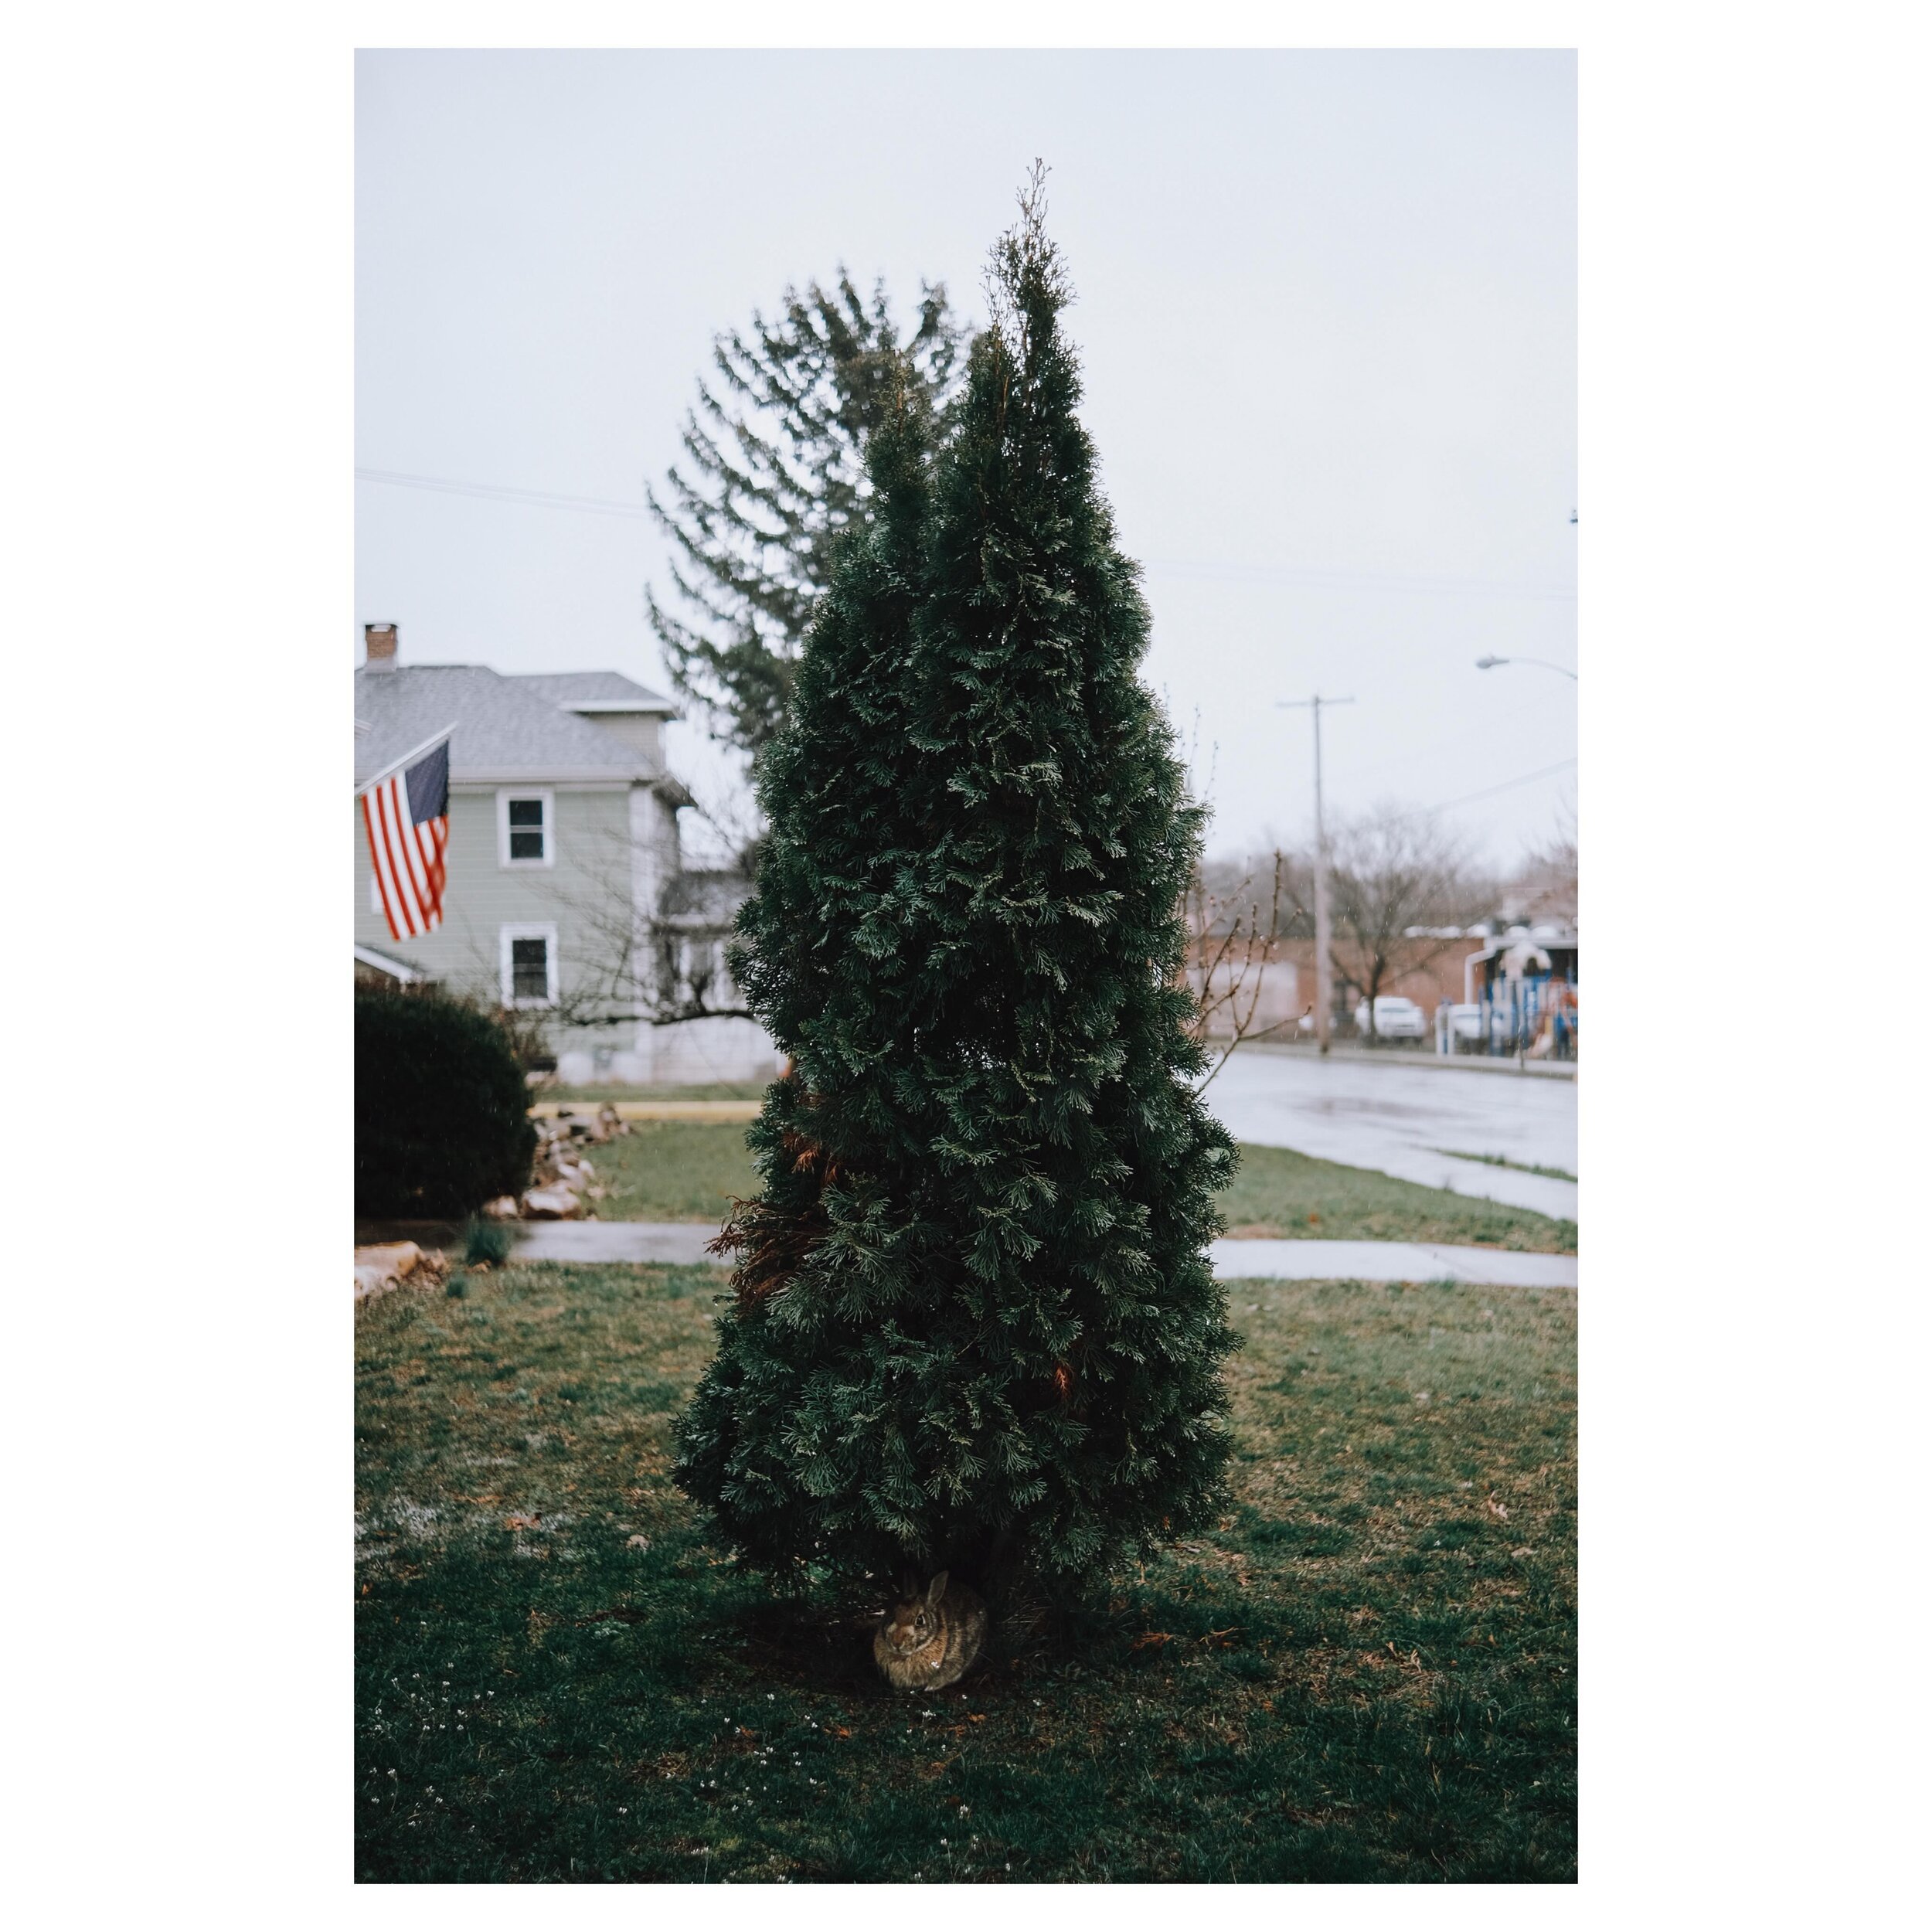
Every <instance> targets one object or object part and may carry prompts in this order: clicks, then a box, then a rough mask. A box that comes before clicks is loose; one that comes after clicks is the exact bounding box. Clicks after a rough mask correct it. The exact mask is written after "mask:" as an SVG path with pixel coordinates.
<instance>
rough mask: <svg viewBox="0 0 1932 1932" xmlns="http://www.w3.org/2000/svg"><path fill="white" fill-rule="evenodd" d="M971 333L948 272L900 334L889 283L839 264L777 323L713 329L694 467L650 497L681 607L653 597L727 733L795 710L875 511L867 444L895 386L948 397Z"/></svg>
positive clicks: (938, 399) (690, 683)
mask: <svg viewBox="0 0 1932 1932" xmlns="http://www.w3.org/2000/svg"><path fill="white" fill-rule="evenodd" d="M963 339H964V332H963V331H962V329H961V325H960V324H959V322H958V321H957V319H956V318H954V315H953V314H952V312H951V310H950V309H949V308H947V304H946V290H945V286H944V284H943V283H942V284H935V285H929V286H927V287H924V288H923V290H922V293H921V299H920V305H919V318H918V321H917V325H916V326H915V327H914V328H913V332H912V334H911V335H910V338H908V339H907V340H906V342H904V343H903V344H902V343H901V342H900V338H899V334H898V331H897V329H896V327H895V325H894V324H893V320H892V316H891V313H890V310H889V305H888V304H887V301H886V290H885V285H884V284H883V282H882V283H879V284H877V285H876V287H874V289H873V291H872V299H871V301H870V303H869V304H868V303H867V301H866V299H865V298H863V297H862V296H861V294H859V291H858V290H857V289H856V288H855V287H853V286H852V278H851V277H849V275H848V274H846V273H845V270H843V269H841V270H840V271H839V274H838V282H837V284H836V285H835V287H832V288H831V289H829V290H828V289H825V288H821V287H820V286H819V285H818V283H816V282H813V283H811V284H808V287H806V289H805V291H804V294H798V293H797V292H796V291H793V290H790V289H787V291H786V292H785V298H784V310H783V312H782V313H781V315H779V316H778V317H777V318H776V319H775V320H774V321H770V322H767V321H766V320H765V318H764V317H763V316H762V315H759V314H757V313H756V312H754V313H753V316H752V319H751V328H750V330H749V332H741V331H740V330H736V329H732V330H729V331H727V332H725V333H724V334H723V335H719V337H718V338H717V339H716V343H715V344H714V345H713V361H714V362H716V366H717V377H716V380H715V382H713V383H703V382H700V383H699V386H698V398H699V400H698V406H697V407H696V409H694V410H692V411H691V412H690V413H689V415H688V416H687V417H685V427H684V430H683V431H682V436H681V437H680V439H679V440H681V442H682V444H683V447H684V452H685V463H684V464H683V465H682V466H677V465H674V466H673V467H672V470H671V472H670V474H669V475H668V478H666V481H665V492H664V494H663V495H662V496H660V495H658V493H657V492H655V491H654V492H649V493H648V495H649V501H650V504H651V510H652V512H654V513H655V515H656V518H657V520H658V525H659V526H660V527H661V528H662V529H663V531H664V532H665V535H666V536H668V537H669V538H670V539H671V541H672V545H673V546H674V549H673V554H672V560H671V566H670V569H671V577H672V582H673V583H674V584H675V586H676V590H677V597H678V599H679V600H681V601H682V604H683V606H684V607H685V614H683V615H682V616H680V615H679V614H676V613H675V611H670V610H667V609H666V608H665V606H664V605H663V604H662V603H660V602H659V600H658V596H657V594H656V592H655V590H647V591H646V593H645V596H646V600H647V604H648V610H649V614H650V618H651V627H652V628H653V629H654V630H655V631H656V632H657V634H658V639H659V641H661V642H662V645H663V646H664V651H665V663H666V665H667V667H668V669H669V671H670V674H671V680H672V683H673V684H674V685H676V687H677V688H678V689H679V691H680V692H683V693H684V695H685V696H686V697H688V698H690V699H692V700H693V701H694V702H696V704H697V705H698V706H699V707H700V708H701V709H702V711H703V712H704V713H705V714H706V716H708V717H709V719H710V721H711V725H712V729H713V735H714V736H717V737H718V738H719V739H720V740H723V741H724V742H725V743H730V744H733V745H735V746H736V747H738V748H739V749H740V750H744V751H748V752H750V753H753V754H754V755H756V754H757V753H760V751H762V750H763V748H764V745H765V744H766V743H767V741H768V740H769V739H770V736H771V734H772V733H773V732H774V730H777V726H778V725H779V723H781V721H782V719H784V715H785V711H786V708H787V705H788V704H789V702H790V700H791V689H792V683H793V680H794V675H795V674H796V671H797V660H798V654H799V651H800V648H801V645H802V643H803V641H804V635H805V632H806V630H807V628H808V626H809V624H810V623H811V617H812V613H813V611H814V610H815V607H816V606H817V604H818V600H819V598H820V597H821V596H822V595H823V594H824V592H825V588H826V587H827V585H828V583H829V582H830V580H831V576H832V560H833V556H834V554H835V551H836V549H837V547H838V540H839V538H840V536H841V535H842V532H845V530H846V529H848V528H849V527H850V526H852V525H854V524H855V523H862V522H864V521H865V519H866V498H867V495H868V490H867V485H866V444H867V443H868V441H869V439H870V438H871V437H872V433H873V432H874V431H875V430H876V429H877V428H878V427H879V423H880V421H881V420H883V415H884V413H885V412H886V409H887V407H888V406H889V398H890V396H891V395H892V393H893V391H894V389H896V388H897V387H900V386H903V385H904V384H906V383H908V382H910V383H912V384H913V386H916V387H917V388H918V389H921V390H923V392H924V393H925V397H926V400H927V403H929V404H931V405H934V406H938V405H943V403H944V401H945V400H947V397H948V396H950V395H951V393H952V392H953V390H954V388H955V386H956V385H957V369H958V359H959V353H960V348H961V342H962V341H963Z"/></svg>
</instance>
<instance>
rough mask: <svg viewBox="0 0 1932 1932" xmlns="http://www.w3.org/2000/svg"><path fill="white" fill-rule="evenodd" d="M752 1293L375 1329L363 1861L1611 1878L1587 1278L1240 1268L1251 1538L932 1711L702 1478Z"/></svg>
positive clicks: (609, 1297) (1180, 1875)
mask: <svg viewBox="0 0 1932 1932" xmlns="http://www.w3.org/2000/svg"><path fill="white" fill-rule="evenodd" d="M718 1283H719V1277H718V1276H717V1275H716V1274H714V1273H713V1272H712V1271H710V1270H703V1269H671V1270H667V1269H654V1268H624V1267H575V1268H570V1267H513V1268H510V1269H508V1270H503V1271H502V1272H500V1273H494V1272H493V1273H490V1274H481V1275H478V1274H472V1275H471V1277H469V1280H468V1287H467V1293H466V1294H464V1297H463V1298H460V1299H457V1298H446V1297H444V1295H442V1294H424V1293H422V1292H420V1291H408V1290H404V1291H399V1292H397V1293H396V1294H391V1295H389V1296H388V1297H386V1298H384V1299H383V1300H380V1301H376V1302H374V1303H372V1304H368V1305H366V1307H365V1308H362V1310H361V1311H359V1314H358V1316H357V1354H358V1364H359V1385H358V1423H357V1441H356V1450H357V1465H358V1475H357V1485H358V1504H359V1519H358V1545H357V1548H358V1561H357V1570H358V1580H357V1581H358V1594H357V1597H356V1611H357V1621H358V1645H357V1659H358V1662H357V1671H358V1710H357V1732H356V1744H355V1808H356V1825H357V1829H356V1853H355V1862H356V1869H357V1872H358V1876H359V1877H361V1878H362V1879H372V1880H378V1881H381V1880H401V1881H441V1882H450V1883H460V1882H466V1881H490V1880H526V1881H532V1880H534V1881H546V1880H549V1881H579V1882H582V1881H608V1880H674V1881H687V1882H693V1883H696V1882H702V1881H711V1880H717V1879H732V1880H733V1881H774V1880H779V1879H789V1880H793V1881H811V1880H862V1881H912V1880H915V1879H917V1880H923V1881H924V1882H927V1883H940V1882H959V1881H988V1882H995V1883H998V1882H1002V1881H1007V1880H1009V1879H1010V1880H1017V1881H1026V1882H1042V1881H1055V1880H1082V1879H1091V1880H1123V1881H1124V1880H1240V1881H1250V1882H1252V1881H1260V1880H1271V1879H1308V1880H1340V1881H1350V1880H1414V1881H1437V1880H1443V1879H1459V1880H1505V1881H1547V1880H1568V1879H1573V1876H1574V1873H1575V1842H1576V1840H1575V1798H1576V1787H1575V1759H1574V1753H1575V1736H1576V1733H1575V1701H1576V1679H1575V1655H1574V1641H1575V1609H1574V1604H1575V1580H1576V1578H1575V1519H1574V1513H1573V1512H1574V1507H1575V1504H1574V1492H1575V1440H1576V1439H1575V1427H1574V1400H1575V1389H1576V1352H1575V1311H1576V1300H1575V1297H1574V1295H1573V1294H1571V1293H1570V1292H1568V1291H1555V1290H1552V1291H1512V1290H1505V1289H1500V1288H1475V1287H1447V1288H1445V1287H1410V1288H1389V1287H1365V1286H1362V1285H1361V1284H1352V1283H1319V1284H1277V1283H1253V1282H1250V1283H1240V1284H1234V1286H1233V1287H1232V1288H1231V1290H1230V1300H1231V1301H1232V1303H1233V1311H1234V1318H1235V1321H1236V1324H1237V1325H1238V1326H1240V1328H1242V1330H1243V1332H1244V1335H1245V1338H1246V1344H1247V1345H1246V1347H1245V1348H1244V1349H1243V1352H1241V1353H1240V1354H1239V1355H1236V1356H1235V1357H1234V1358H1233V1362H1232V1364H1231V1368H1230V1384H1231V1389H1232V1393H1233V1400H1234V1405H1235V1417H1236V1424H1237V1428H1238V1432H1239V1443H1240V1451H1239V1458H1238V1461H1237V1463H1236V1466H1235V1468H1234V1471H1233V1479H1234V1484H1235V1488H1236V1506H1235V1509H1233V1512H1232V1513H1231V1514H1230V1515H1228V1516H1227V1517H1226V1518H1225V1519H1223V1521H1222V1522H1221V1524H1220V1525H1219V1528H1218V1529H1217V1530H1216V1532H1215V1533H1214V1534H1213V1535H1211V1536H1202V1537H1199V1538H1196V1539H1193V1540H1192V1541H1191V1542H1190V1543H1186V1544H1183V1545H1181V1546H1177V1547H1175V1549H1172V1551H1170V1552H1168V1553H1166V1554H1165V1555H1164V1556H1162V1557H1161V1558H1160V1559H1158V1560H1156V1561H1155V1562H1152V1563H1148V1565H1147V1566H1145V1569H1144V1570H1141V1569H1138V1568H1137V1569H1136V1570H1134V1571H1132V1572H1131V1573H1129V1574H1128V1575H1127V1576H1126V1577H1123V1578H1121V1579H1119V1580H1117V1582H1116V1583H1114V1586H1113V1587H1111V1589H1107V1590H1101V1591H1100V1593H1099V1594H1097V1597H1096V1600H1095V1601H1094V1604H1093V1605H1092V1607H1091V1608H1090V1610H1089V1611H1087V1612H1085V1613H1084V1614H1082V1615H1081V1616H1080V1617H1077V1618H1076V1619H1074V1620H1073V1621H1071V1622H1070V1623H1069V1624H1066V1625H1064V1626H1062V1627H1060V1628H1056V1629H1053V1630H1050V1631H1035V1632H1032V1633H1030V1634H1028V1633H1016V1632H1014V1631H1004V1632H996V1633H995V1639H994V1641H992V1642H991V1643H989V1645H988V1655H987V1658H985V1660H984V1661H983V1662H981V1665H978V1667H976V1668H975V1670H974V1671H973V1672H971V1674H970V1675H968V1677H967V1679H965V1681H964V1682H963V1683H961V1685H958V1686H957V1687H956V1688H954V1689H952V1690H950V1691H947V1692H944V1693H943V1694H941V1695H940V1696H934V1697H932V1698H930V1699H925V1700H914V1701H910V1702H908V1701H904V1700H900V1699H893V1698H892V1697H891V1696H889V1695H888V1693H886V1691H885V1690H884V1689H883V1686H882V1685H880V1684H879V1682H878V1680H877V1679H876V1676H875V1675H874V1674H873V1672H872V1666H871V1664H870V1662H869V1656H868V1655H867V1628H868V1626H867V1624H866V1621H864V1617H863V1608H864V1607H863V1606H861V1605H857V1604H844V1605H838V1604H824V1605H817V1606H811V1607H804V1608H794V1607H787V1606H784V1605H781V1604H777V1603H774V1601H773V1600H771V1599H770V1597H769V1596H768V1595H767V1594H766V1592H765V1591H764V1589H763V1588H762V1587H760V1585H759V1584H757V1583H756V1582H755V1581H754V1580H752V1579H750V1578H749V1577H746V1576H744V1575H742V1574H740V1573H739V1572H738V1571H737V1570H736V1568H735V1567H734V1566H733V1565H731V1564H730V1563H727V1562H726V1561H725V1560H723V1559H722V1558H721V1557H719V1556H718V1555H717V1554H716V1553H714V1552H713V1551H712V1550H710V1549H708V1548H707V1547H706V1545H705V1544H704V1543H702V1541H701V1540H700V1539H699V1536H698V1535H697V1533H696V1530H695V1529H694V1526H693V1523H692V1516H691V1514H690V1512H689V1507H688V1505H686V1504H685V1501H684V1499H683V1498H682V1496H681V1495H679V1492H677V1490H676V1489H675V1488H673V1487H672V1485H671V1483H670V1481H669V1478H668V1464H669V1460H670V1456H671V1450H672V1445H671V1422H672V1415H673V1413H675V1411H676V1410H677V1409H678V1408H679V1406H681V1405H682V1403H683V1402H684V1400H685V1398H686V1396H687V1395H688V1393H689V1390H690V1389H691V1386H692V1383H693V1382H694V1380H695V1379H696V1376H697V1375H698V1373H699V1370H700V1369H701V1367H702V1365H703V1363H704V1362H705V1360H706V1358H707V1356H708V1355H709V1352H710V1350H711V1346H712V1342H711V1330H710V1326H709V1320H708V1317H709V1312H710V1309H711V1298H712V1296H713V1294H715V1293H716V1290H717V1287H718Z"/></svg>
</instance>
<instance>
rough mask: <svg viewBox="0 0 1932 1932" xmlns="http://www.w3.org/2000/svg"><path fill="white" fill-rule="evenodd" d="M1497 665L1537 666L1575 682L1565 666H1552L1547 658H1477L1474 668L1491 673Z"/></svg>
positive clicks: (1575, 679) (1575, 675)
mask: <svg viewBox="0 0 1932 1932" xmlns="http://www.w3.org/2000/svg"><path fill="white" fill-rule="evenodd" d="M1499 664H1539V665H1542V666H1543V668H1544V669H1545V670H1546V671H1555V672H1560V674H1561V675H1563V676H1564V677H1566V678H1567V679H1569V680H1570V682H1571V683H1572V684H1574V683H1575V682H1577V674H1576V672H1573V671H1572V670H1571V669H1570V668H1569V667H1568V666H1567V665H1560V664H1552V663H1551V662H1550V661H1549V658H1478V659H1477V660H1476V668H1477V669H1478V671H1493V670H1495V668H1496V666H1497V665H1499Z"/></svg>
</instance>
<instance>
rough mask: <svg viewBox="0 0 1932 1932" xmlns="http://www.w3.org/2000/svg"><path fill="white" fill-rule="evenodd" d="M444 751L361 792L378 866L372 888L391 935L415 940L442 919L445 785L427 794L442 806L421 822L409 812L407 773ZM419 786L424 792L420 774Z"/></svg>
mask: <svg viewBox="0 0 1932 1932" xmlns="http://www.w3.org/2000/svg"><path fill="white" fill-rule="evenodd" d="M444 755H445V753H444V750H443V749H442V748H441V747H439V748H438V749H437V750H435V751H433V752H432V753H430V755H429V757H428V758H427V759H419V760H417V763H416V764H415V765H413V766H412V767H410V771H413V772H416V773H417V774H420V773H421V770H422V767H423V765H425V764H436V763H437V762H438V761H440V760H441V759H442V758H443V757H444ZM410 771H398V772H395V773H393V774H391V775H390V776H389V777H386V778H385V779H383V781H382V782H381V783H380V784H375V785H372V786H371V787H369V790H368V791H366V792H364V793H363V794H362V824H363V827H364V828H365V830H366V832H367V833H368V835H369V859H370V861H371V862H372V864H373V865H374V866H375V868H376V890H377V892H378V893H379V895H380V896H381V899H382V901H383V917H384V918H385V919H386V920H387V921H388V922H389V936H390V937H391V938H393V939H418V938H420V937H422V936H423V934H425V933H429V932H433V931H434V930H435V929H436V928H437V927H438V926H440V925H441V924H442V923H443V886H444V879H445V878H446V876H447V863H446V859H445V854H446V853H447V849H448V846H449V838H450V821H449V807H448V795H447V784H437V786H436V787H434V790H432V791H430V793H429V794H428V799H435V798H440V799H441V801H442V803H443V807H444V808H443V810H442V811H440V812H439V813H437V815H436V816H435V817H434V818H425V819H423V820H422V821H420V823H419V822H417V821H416V820H414V818H413V817H412V815H411V810H410V791H409V781H410ZM438 776H439V777H440V774H438ZM417 793H418V795H419V796H422V795H423V783H422V781H421V778H420V775H419V778H418V783H417ZM426 802H427V799H426Z"/></svg>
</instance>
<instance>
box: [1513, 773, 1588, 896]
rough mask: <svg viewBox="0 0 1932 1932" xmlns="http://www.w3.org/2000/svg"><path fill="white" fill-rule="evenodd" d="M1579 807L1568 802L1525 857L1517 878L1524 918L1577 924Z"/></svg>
mask: <svg viewBox="0 0 1932 1932" xmlns="http://www.w3.org/2000/svg"><path fill="white" fill-rule="evenodd" d="M1515 886H1516V896H1517V900H1518V903H1520V905H1521V907H1522V917H1524V918H1526V919H1528V920H1532V921H1534V920H1551V921H1553V922H1554V923H1557V924H1560V925H1564V926H1573V925H1575V924H1576V923H1577V804H1576V801H1575V799H1574V798H1565V799H1564V800H1563V802H1562V803H1561V804H1560V805H1559V806H1558V807H1557V808H1556V816H1555V819H1554V821H1553V823H1552V825H1551V826H1550V828H1549V831H1548V832H1546V834H1545V835H1543V838H1540V839H1539V840H1538V841H1537V842H1536V843H1535V844H1534V845H1531V846H1530V847H1529V849H1528V850H1527V851H1526V852H1525V853H1524V855H1523V861H1522V866H1520V868H1519V869H1518V872H1517V875H1516V882H1515Z"/></svg>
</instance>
